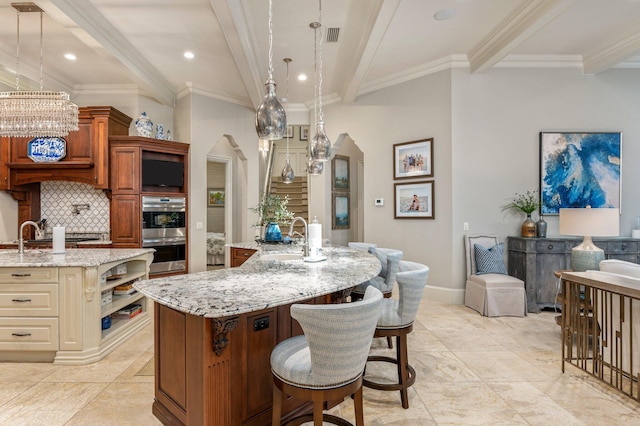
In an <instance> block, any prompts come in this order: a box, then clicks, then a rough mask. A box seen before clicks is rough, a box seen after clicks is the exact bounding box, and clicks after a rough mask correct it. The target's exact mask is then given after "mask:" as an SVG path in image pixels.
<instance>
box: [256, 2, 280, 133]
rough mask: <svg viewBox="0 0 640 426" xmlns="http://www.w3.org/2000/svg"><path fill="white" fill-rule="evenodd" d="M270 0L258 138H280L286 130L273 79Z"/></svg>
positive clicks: (257, 120) (257, 117) (258, 115)
mask: <svg viewBox="0 0 640 426" xmlns="http://www.w3.org/2000/svg"><path fill="white" fill-rule="evenodd" d="M271 9H272V0H269V70H268V72H269V77H268V78H267V82H266V83H265V88H266V91H265V95H264V99H263V100H262V103H261V104H260V105H258V108H257V109H256V132H257V133H258V137H259V138H260V139H266V140H278V139H282V137H283V136H284V134H285V131H286V130H287V115H286V113H285V111H284V108H283V107H282V104H280V101H279V100H278V96H277V95H276V82H275V81H273V22H272V12H271Z"/></svg>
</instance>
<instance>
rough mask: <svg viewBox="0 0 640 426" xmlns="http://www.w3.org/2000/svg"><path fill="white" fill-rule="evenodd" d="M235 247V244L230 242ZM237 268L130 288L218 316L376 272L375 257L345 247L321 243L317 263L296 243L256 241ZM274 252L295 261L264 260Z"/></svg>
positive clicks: (337, 287)
mask: <svg viewBox="0 0 640 426" xmlns="http://www.w3.org/2000/svg"><path fill="white" fill-rule="evenodd" d="M231 245H232V246H234V247H238V246H239V245H237V244H231ZM245 248H252V249H256V250H257V252H256V254H254V255H253V256H251V257H250V258H249V259H247V261H246V262H245V263H244V264H243V265H242V266H240V267H237V268H228V269H219V270H215V271H207V272H197V273H193V274H185V275H174V276H170V277H165V278H155V279H151V280H144V281H138V282H136V283H135V284H134V287H135V288H136V290H138V291H139V292H141V293H143V294H144V295H146V296H148V297H150V298H151V299H153V300H154V301H156V302H158V303H160V304H161V305H165V306H167V307H169V308H171V309H175V310H177V311H180V312H184V313H187V314H191V315H197V316H201V317H208V318H222V317H228V316H233V315H240V314H243V313H247V312H254V311H258V310H261V309H267V308H271V307H274V306H279V305H285V304H288V303H294V302H297V301H302V300H306V299H309V298H312V297H316V296H321V295H324V294H329V293H333V292H336V291H341V290H344V289H347V288H351V287H354V286H356V285H358V284H360V283H362V282H364V281H367V280H369V279H370V278H373V277H375V276H376V275H378V273H379V272H380V261H378V259H377V258H376V257H375V256H373V255H371V254H369V253H366V252H363V251H359V250H354V249H350V248H347V247H324V248H323V255H324V256H326V257H327V260H325V261H322V262H305V261H304V260H302V252H301V250H302V249H301V247H300V246H296V245H274V246H269V245H260V246H258V245H256V244H254V245H253V246H251V247H245ZM274 253H290V254H299V255H300V258H299V259H295V260H272V259H271V260H269V259H268V258H269V255H273V254H274Z"/></svg>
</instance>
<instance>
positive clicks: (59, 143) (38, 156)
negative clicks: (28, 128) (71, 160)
mask: <svg viewBox="0 0 640 426" xmlns="http://www.w3.org/2000/svg"><path fill="white" fill-rule="evenodd" d="M27 155H28V156H29V158H31V159H32V160H33V161H35V162H36V163H53V162H56V161H60V160H61V159H62V158H64V157H65V156H66V155H67V141H65V140H64V139H62V138H33V139H31V140H30V141H29V144H28V145H27Z"/></svg>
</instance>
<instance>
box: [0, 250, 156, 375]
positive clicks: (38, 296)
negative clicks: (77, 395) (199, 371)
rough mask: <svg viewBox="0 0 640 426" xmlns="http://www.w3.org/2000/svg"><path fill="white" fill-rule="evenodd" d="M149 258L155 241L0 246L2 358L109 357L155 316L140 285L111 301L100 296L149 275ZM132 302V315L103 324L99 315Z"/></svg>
mask: <svg viewBox="0 0 640 426" xmlns="http://www.w3.org/2000/svg"><path fill="white" fill-rule="evenodd" d="M152 260H153V250H152V249H66V251H65V253H63V254H53V253H52V250H50V249H43V250H39V249H34V250H25V252H24V253H22V254H20V253H18V251H17V250H0V265H1V266H0V312H1V313H0V361H28V362H35V361H40V362H51V361H53V362H54V363H56V364H67V365H83V364H88V363H91V362H95V361H98V360H100V359H102V358H104V357H105V356H106V355H107V354H108V353H109V352H111V351H112V350H113V349H115V348H116V347H117V346H118V345H119V344H120V343H122V342H123V341H124V340H125V339H127V338H128V337H130V336H132V335H133V334H135V333H136V332H137V331H138V330H140V329H141V328H142V327H144V326H145V325H146V324H148V323H149V321H150V317H149V313H148V311H147V304H146V299H145V297H144V296H143V295H142V294H140V293H132V294H129V295H126V296H120V297H115V296H114V297H113V298H112V299H111V300H110V301H109V302H108V303H107V302H106V301H103V298H102V297H101V296H102V294H103V292H105V293H107V292H109V291H111V289H113V288H115V287H116V286H118V285H120V284H126V283H130V282H132V281H135V280H138V279H144V278H148V276H149V275H148V274H149V265H150V264H151V261H152ZM112 270H114V271H115V270H118V271H119V273H118V274H116V275H113V274H109V272H110V271H112ZM108 278H109V279H108ZM134 303H135V304H139V305H140V306H141V307H142V310H141V312H140V313H139V314H138V315H136V316H135V318H114V320H113V322H112V324H111V325H110V326H109V327H108V328H105V329H103V327H102V318H104V317H109V318H111V314H113V313H116V312H117V311H118V310H120V309H121V308H124V307H126V306H128V305H131V304H134Z"/></svg>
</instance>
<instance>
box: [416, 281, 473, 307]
mask: <svg viewBox="0 0 640 426" xmlns="http://www.w3.org/2000/svg"><path fill="white" fill-rule="evenodd" d="M423 298H424V299H428V300H432V301H434V302H440V303H446V304H448V305H462V304H464V289H463V288H445V287H435V286H430V285H427V286H426V287H425V290H424V296H423Z"/></svg>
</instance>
